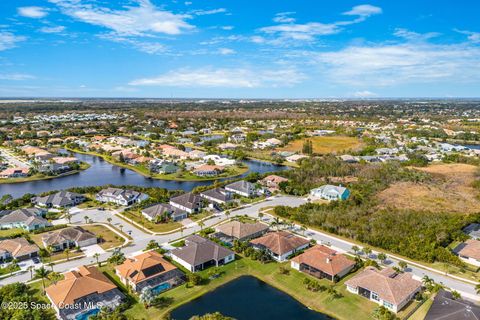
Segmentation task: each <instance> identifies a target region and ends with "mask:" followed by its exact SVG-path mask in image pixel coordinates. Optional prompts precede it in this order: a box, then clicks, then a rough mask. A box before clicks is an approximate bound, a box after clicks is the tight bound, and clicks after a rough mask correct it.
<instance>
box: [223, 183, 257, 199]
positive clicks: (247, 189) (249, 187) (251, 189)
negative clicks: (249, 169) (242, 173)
mask: <svg viewBox="0 0 480 320" xmlns="http://www.w3.org/2000/svg"><path fill="white" fill-rule="evenodd" d="M256 189H257V188H256V187H255V185H254V184H253V183H251V182H248V181H245V180H239V181H236V182H233V183H230V184H227V185H226V186H225V190H227V191H230V192H232V193H235V194H238V195H240V196H242V197H253V196H254V195H255V194H256Z"/></svg>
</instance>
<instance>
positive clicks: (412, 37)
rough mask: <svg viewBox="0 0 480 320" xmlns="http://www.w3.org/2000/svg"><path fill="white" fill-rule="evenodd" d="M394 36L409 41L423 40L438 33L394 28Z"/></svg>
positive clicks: (436, 35)
mask: <svg viewBox="0 0 480 320" xmlns="http://www.w3.org/2000/svg"><path fill="white" fill-rule="evenodd" d="M393 34H394V35H395V36H397V37H400V38H404V39H406V40H409V41H425V40H428V39H431V38H435V37H438V36H439V35H440V33H438V32H427V33H417V32H414V31H410V30H407V29H403V28H397V29H395V32H394V33H393Z"/></svg>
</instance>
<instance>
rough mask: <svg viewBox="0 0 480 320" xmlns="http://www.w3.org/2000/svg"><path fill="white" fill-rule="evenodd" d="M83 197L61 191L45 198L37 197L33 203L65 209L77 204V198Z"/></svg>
mask: <svg viewBox="0 0 480 320" xmlns="http://www.w3.org/2000/svg"><path fill="white" fill-rule="evenodd" d="M81 197H83V195H81V194H79V193H75V192H69V191H60V192H57V193H54V194H50V195H48V196H44V197H35V198H34V199H33V202H35V203H37V204H46V205H52V206H59V207H65V206H70V205H73V204H75V198H81Z"/></svg>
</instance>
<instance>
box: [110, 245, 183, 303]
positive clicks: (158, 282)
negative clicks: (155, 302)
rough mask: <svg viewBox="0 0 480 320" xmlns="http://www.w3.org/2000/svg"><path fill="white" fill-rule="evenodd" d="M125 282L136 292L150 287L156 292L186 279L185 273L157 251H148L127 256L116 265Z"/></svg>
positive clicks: (118, 273) (116, 269) (116, 270)
mask: <svg viewBox="0 0 480 320" xmlns="http://www.w3.org/2000/svg"><path fill="white" fill-rule="evenodd" d="M115 273H116V274H117V276H118V277H119V278H120V281H122V283H123V284H125V285H126V286H129V287H131V288H132V289H133V290H134V291H135V292H137V293H141V292H142V290H145V289H146V288H149V289H151V290H152V292H153V293H154V294H159V293H160V292H162V291H165V290H168V289H170V288H172V287H175V286H177V285H179V284H181V283H182V282H183V281H184V277H185V276H184V274H183V273H182V272H181V271H180V270H179V269H178V268H177V267H175V266H174V265H173V264H171V263H170V262H168V261H167V260H165V259H164V258H163V257H162V255H161V254H160V253H158V252H156V251H147V252H144V253H141V254H139V255H136V256H133V257H131V258H127V259H126V260H125V262H123V263H122V264H121V265H118V266H116V267H115Z"/></svg>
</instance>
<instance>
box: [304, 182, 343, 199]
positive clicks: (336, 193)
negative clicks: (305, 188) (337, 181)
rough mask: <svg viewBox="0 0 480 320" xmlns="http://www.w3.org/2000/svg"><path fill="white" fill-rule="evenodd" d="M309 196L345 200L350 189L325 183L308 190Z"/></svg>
mask: <svg viewBox="0 0 480 320" xmlns="http://www.w3.org/2000/svg"><path fill="white" fill-rule="evenodd" d="M310 196H311V197H314V198H320V199H325V200H347V199H348V197H349V196H350V191H349V190H348V189H347V188H345V187H342V186H334V185H331V184H326V185H323V186H321V187H319V188H315V189H312V190H310Z"/></svg>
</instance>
